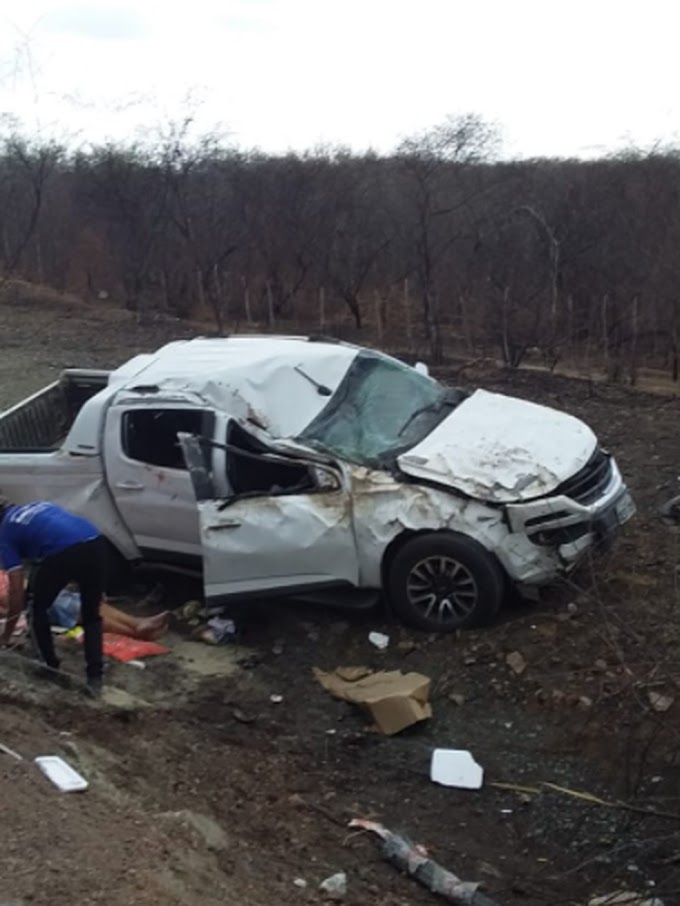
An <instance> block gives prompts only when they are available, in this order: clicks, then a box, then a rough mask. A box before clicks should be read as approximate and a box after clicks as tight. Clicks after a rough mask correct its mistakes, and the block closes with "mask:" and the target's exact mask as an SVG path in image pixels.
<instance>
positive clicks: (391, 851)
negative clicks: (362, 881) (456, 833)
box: [349, 818, 498, 906]
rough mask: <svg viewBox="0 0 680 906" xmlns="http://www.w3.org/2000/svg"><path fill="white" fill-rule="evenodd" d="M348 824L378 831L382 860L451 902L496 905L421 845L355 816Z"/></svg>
mask: <svg viewBox="0 0 680 906" xmlns="http://www.w3.org/2000/svg"><path fill="white" fill-rule="evenodd" d="M349 826H350V827H358V828H361V829H362V830H367V831H371V832H372V833H374V834H377V835H378V837H380V839H381V840H382V841H383V845H382V854H383V858H384V859H386V860H387V861H388V862H390V863H391V864H392V865H394V866H395V867H396V868H398V869H399V870H400V871H403V872H405V873H406V874H409V875H411V876H412V877H414V878H415V879H416V881H418V882H419V883H420V884H422V885H423V886H424V887H427V889H428V890H431V891H432V893H436V894H439V896H442V897H444V899H446V900H448V901H449V902H450V903H458V904H461V906H498V904H497V903H496V902H495V901H494V900H490V899H489V898H488V897H487V896H485V895H484V894H481V893H480V892H479V884H478V883H476V882H471V881H461V879H460V878H459V877H457V876H456V875H454V874H453V872H451V871H448V870H447V869H446V868H443V867H442V866H441V865H438V864H437V863H436V862H434V861H433V860H432V859H430V857H429V856H428V854H427V850H426V849H424V847H422V846H418V845H416V844H414V843H411V841H410V840H408V839H407V838H406V837H401V836H399V835H398V834H394V833H392V831H389V830H387V828H386V827H383V826H382V824H378V823H377V822H375V821H367V820H365V819H364V818H354V819H353V820H352V821H350V823H349Z"/></svg>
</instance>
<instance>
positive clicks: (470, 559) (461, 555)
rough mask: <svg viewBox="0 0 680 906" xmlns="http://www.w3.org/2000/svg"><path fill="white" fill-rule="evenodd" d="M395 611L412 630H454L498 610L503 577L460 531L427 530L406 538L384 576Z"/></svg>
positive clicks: (487, 555)
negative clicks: (421, 533) (425, 532)
mask: <svg viewBox="0 0 680 906" xmlns="http://www.w3.org/2000/svg"><path fill="white" fill-rule="evenodd" d="M387 591H388V595H389V598H390V602H391V604H392V607H393V609H394V611H395V613H396V614H397V615H398V616H399V617H400V618H401V620H402V621H403V622H404V623H406V624H408V625H409V626H413V627H415V628H416V629H424V630H426V631H427V632H455V631H456V630H457V629H468V628H471V627H473V626H482V625H485V624H487V623H489V622H491V621H492V620H493V618H494V617H495V616H496V614H497V613H498V609H499V608H500V606H501V604H502V602H503V597H504V593H505V578H504V573H503V570H502V569H501V567H500V565H499V563H498V561H497V560H496V558H495V557H494V556H493V555H492V554H490V553H489V552H488V551H487V550H486V549H485V548H484V547H482V545H481V544H479V542H477V541H475V540H474V539H472V538H468V537H467V536H466V535H458V534H453V533H451V534H448V533H443V532H432V533H430V534H427V535H418V536H417V537H415V538H413V539H411V540H410V541H407V542H406V544H404V546H403V547H402V548H400V550H399V551H398V552H397V553H396V555H395V557H394V559H393V561H392V563H391V565H390V568H389V573H388V577H387Z"/></svg>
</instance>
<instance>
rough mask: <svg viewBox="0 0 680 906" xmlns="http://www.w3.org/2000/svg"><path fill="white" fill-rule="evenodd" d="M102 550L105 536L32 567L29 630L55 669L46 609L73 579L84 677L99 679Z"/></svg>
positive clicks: (100, 669)
mask: <svg viewBox="0 0 680 906" xmlns="http://www.w3.org/2000/svg"><path fill="white" fill-rule="evenodd" d="M105 551H106V542H105V541H104V539H103V538H102V537H99V538H95V539H94V540H92V541H85V542H83V543H82V544H74V545H73V546H72V547H67V548H66V550H63V551H60V552H59V553H58V554H54V555H53V556H51V557H46V558H45V559H44V560H42V561H41V562H40V563H39V564H38V566H37V568H36V569H35V572H34V574H33V578H32V582H31V585H32V597H33V600H32V603H31V608H30V622H31V632H32V633H33V640H34V642H35V644H36V646H37V648H38V653H39V654H40V657H41V658H42V659H43V661H44V662H45V663H46V664H47V665H48V667H53V668H55V669H58V667H59V659H58V658H57V656H56V654H55V651H54V642H53V640H52V630H51V629H50V621H49V618H48V616H47V611H48V609H49V607H50V605H51V604H52V602H53V601H54V599H55V598H56V597H57V595H58V594H59V592H60V591H62V589H64V588H65V587H66V586H67V585H68V584H69V582H75V583H77V585H78V588H79V590H80V599H81V621H82V625H83V630H84V633H85V638H84V640H83V641H84V645H83V648H84V652H85V664H86V669H87V677H88V679H99V678H100V677H101V675H102V671H103V654H102V620H101V617H100V616H99V604H100V602H101V599H102V595H103V593H104V586H105V576H104V572H105V566H106V556H105Z"/></svg>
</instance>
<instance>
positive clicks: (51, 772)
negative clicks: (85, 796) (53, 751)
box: [33, 755, 88, 793]
mask: <svg viewBox="0 0 680 906" xmlns="http://www.w3.org/2000/svg"><path fill="white" fill-rule="evenodd" d="M33 760H34V763H35V764H36V765H37V766H38V767H39V768H40V770H41V771H42V772H43V774H44V775H45V777H47V779H48V780H49V781H51V782H52V783H53V784H54V785H55V786H56V787H57V789H59V790H61V792H62V793H78V792H82V791H83V790H86V789H87V787H88V783H87V780H85V778H84V777H83V776H82V775H81V774H79V773H78V772H77V771H76V770H75V769H74V768H72V767H71V765H70V764H69V763H68V762H67V761H64V759H63V758H59V756H58V755H39V756H38V757H37V758H34V759H33Z"/></svg>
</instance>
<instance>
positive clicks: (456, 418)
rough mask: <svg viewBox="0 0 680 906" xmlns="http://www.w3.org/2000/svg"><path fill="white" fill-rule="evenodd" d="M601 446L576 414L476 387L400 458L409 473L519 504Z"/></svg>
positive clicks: (553, 484) (482, 497)
mask: <svg viewBox="0 0 680 906" xmlns="http://www.w3.org/2000/svg"><path fill="white" fill-rule="evenodd" d="M596 446H597V438H596V437H595V435H594V434H593V432H592V431H591V430H590V428H589V427H588V426H587V425H585V424H584V423H583V422H582V421H580V420H579V419H577V418H574V417H573V416H572V415H567V414H566V413H565V412H558V411H557V410H556V409H549V408H548V407H547V406H539V405H537V404H536V403H529V402H526V401H525V400H519V399H514V398H513V397H509V396H503V395H501V394H499V393H489V392H487V391H486V390H477V391H475V392H474V393H473V394H472V395H471V396H470V397H469V398H468V399H466V400H464V402H462V403H461V404H460V405H459V406H458V407H457V408H456V409H455V410H454V411H453V412H452V413H451V415H449V416H448V417H447V418H446V419H445V420H444V421H443V422H442V423H441V424H440V425H439V426H438V427H436V428H435V429H434V431H432V433H431V434H428V435H427V437H426V438H425V439H424V440H423V441H421V443H419V444H417V446H415V447H413V448H412V449H411V450H409V451H408V452H407V453H404V454H402V455H401V456H400V457H399V459H398V462H399V465H400V466H401V468H402V469H403V470H404V472H406V473H407V474H408V475H414V476H415V477H417V478H426V479H429V480H431V481H436V482H438V483H439V484H444V485H448V486H450V487H452V488H456V489H457V490H459V491H462V492H463V493H464V494H466V495H468V496H469V497H474V498H476V499H478V500H488V501H495V502H498V503H516V502H518V501H524V500H531V499H532V498H535V497H543V496H545V495H546V494H550V493H552V492H553V491H555V490H556V489H557V488H558V487H559V486H560V485H561V484H562V482H564V481H566V480H567V479H568V478H570V477H571V476H572V475H574V474H575V473H576V472H578V471H579V469H582V468H583V467H584V466H585V464H586V463H587V462H588V460H589V459H590V457H591V456H592V455H593V453H594V452H595V447H596Z"/></svg>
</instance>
